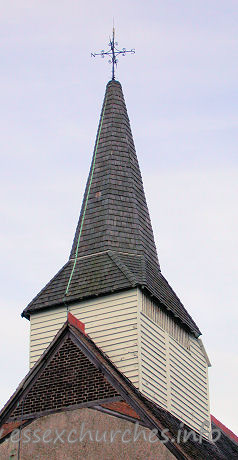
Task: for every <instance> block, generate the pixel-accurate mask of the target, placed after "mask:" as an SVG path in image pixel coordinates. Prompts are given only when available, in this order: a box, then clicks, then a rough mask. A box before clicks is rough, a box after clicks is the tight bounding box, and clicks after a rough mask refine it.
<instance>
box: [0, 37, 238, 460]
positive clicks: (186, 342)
mask: <svg viewBox="0 0 238 460" xmlns="http://www.w3.org/2000/svg"><path fill="white" fill-rule="evenodd" d="M114 38H115V36H114V32H113V39H112V40H111V41H110V47H111V48H110V53H111V59H112V80H110V81H109V82H108V84H107V86H106V92H105V97H104V101H103V106H102V111H101V116H100V120H99V127H98V132H97V137H96V142H95V148H94V152H93V158H92V163H91V168H90V172H89V177H88V181H87V185H86V189H85V194H84V199H83V203H82V208H81V213H80V216H79V221H78V225H77V228H76V232H75V237H74V241H73V245H72V250H71V253H70V257H69V260H68V261H67V262H66V263H65V264H64V265H63V267H62V269H61V270H60V271H59V272H58V273H57V274H56V275H55V276H54V277H53V278H52V280H51V281H50V282H49V283H48V284H47V285H46V286H45V287H44V288H43V289H42V290H41V291H40V293H39V294H38V295H37V296H36V297H35V298H34V299H33V300H32V301H31V302H30V303H29V305H28V306H27V307H26V308H25V309H24V311H23V313H22V316H23V317H24V318H26V319H28V320H29V321H30V323H31V342H30V368H31V369H30V371H29V373H28V375H27V376H26V377H25V379H24V380H23V381H22V383H21V384H20V385H19V387H18V389H17V390H16V392H15V393H14V394H13V396H12V397H11V399H10V400H9V401H8V403H7V404H6V406H5V407H4V408H3V410H2V411H1V413H0V428H1V427H2V434H1V436H2V441H3V440H4V439H6V438H7V437H8V436H9V435H10V434H11V432H12V430H13V429H14V428H16V427H21V428H23V427H24V426H27V425H29V424H30V423H31V422H33V421H35V420H37V419H38V418H42V417H44V416H46V415H49V414H55V413H58V412H62V411H69V410H81V409H85V408H88V409H90V410H92V409H94V410H95V413H96V411H97V412H98V411H99V412H101V413H103V414H107V416H108V414H109V415H110V416H111V417H119V418H121V419H123V420H127V421H128V422H131V423H132V424H133V423H134V424H135V423H137V422H139V423H140V424H141V425H142V426H144V427H146V428H148V429H150V430H152V429H153V430H157V432H158V438H160V439H161V438H162V434H161V433H162V431H163V429H166V430H167V429H168V432H167V436H168V441H167V443H166V449H168V452H169V453H168V455H170V454H171V457H166V458H171V460H172V459H173V458H178V459H184V460H185V459H193V458H196V459H201V460H204V459H205V458H206V459H214V458H216V459H224V458H225V457H224V452H223V445H222V444H219V445H218V444H216V445H214V444H213V443H212V442H211V441H210V440H209V432H210V430H211V418H210V412H209V395H208V375H207V373H208V366H209V360H208V357H207V354H206V352H205V349H204V346H203V344H202V342H201V340H200V339H199V336H200V334H201V333H200V330H199V328H198V326H197V325H196V324H195V322H194V321H193V319H192V318H191V316H190V314H189V313H188V311H187V310H186V309H185V307H184V306H183V304H182V303H181V301H180V300H179V298H178V297H177V295H176V294H175V292H174V291H173V289H172V288H171V287H170V285H169V284H168V282H167V281H166V279H165V278H164V276H163V275H162V273H161V269H160V265H159V261H158V256H157V251H156V247H155V241H154V236H153V230H152V226H151V221H150V216H149V211H148V207H147V203H146V198H145V193H144V189H143V183H142V177H141V172H140V168H139V164H138V159H137V155H136V151H135V146H134V141H133V137H132V132H131V128H130V122H129V118H128V114H127V109H126V105H125V101H124V96H123V92H122V87H121V84H120V83H119V82H118V81H116V80H115V65H116V56H117V54H123V53H124V54H125V53H126V52H127V51H126V50H125V49H123V50H122V51H119V50H117V49H116V43H115V40H114ZM132 52H133V50H132ZM102 53H104V54H110V53H109V52H104V51H103V52H102ZM102 53H101V54H102ZM105 417H106V415H105ZM105 420H106V419H105ZM181 424H182V426H183V428H182V431H183V430H184V429H188V430H189V429H190V430H194V432H196V433H201V428H202V439H203V442H202V443H200V444H199V443H196V442H195V441H194V440H193V439H189V441H188V442H186V443H184V444H183V443H180V442H177V441H176V439H177V438H176V433H177V431H178V429H179V427H180V426H181ZM227 442H228V441H227ZM228 444H229V443H228ZM19 446H20V444H19ZM229 446H230V444H229ZM226 448H227V446H226ZM229 448H230V449H232V448H231V447H229ZM19 449H20V447H19ZM19 451H20V450H19ZM49 458H50V457H49ZM115 458H116V456H115ZM161 458H162V457H161Z"/></svg>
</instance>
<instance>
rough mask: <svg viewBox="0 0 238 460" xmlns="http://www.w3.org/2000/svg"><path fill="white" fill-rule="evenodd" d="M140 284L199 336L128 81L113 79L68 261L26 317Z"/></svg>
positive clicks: (107, 90) (27, 312)
mask: <svg viewBox="0 0 238 460" xmlns="http://www.w3.org/2000/svg"><path fill="white" fill-rule="evenodd" d="M135 286H139V287H141V288H144V289H146V291H147V292H148V293H149V294H150V295H151V296H153V298H154V300H155V302H157V303H158V304H160V305H161V306H163V308H165V309H166V310H167V311H169V312H170V314H171V315H173V316H174V317H176V318H177V321H179V322H181V323H182V324H183V325H184V326H185V327H186V328H187V329H189V330H190V331H191V332H193V333H194V334H195V335H196V336H199V335H200V331H199V329H198V327H197V326H196V324H195V323H194V321H193V319H192V318H191V316H190V315H189V313H188V312H187V310H186V309H185V308H184V306H183V304H182V303H181V301H180V300H179V298H178V297H177V295H176V294H175V292H174V291H173V289H172V288H171V287H170V285H169V284H168V282H167V281H166V279H165V278H164V277H163V275H162V273H161V270H160V266H159V261H158V256H157V251H156V246H155V241H154V236H153V230H152V226H151V221H150V216H149V211H148V207H147V203H146V198H145V193H144V188H143V182H142V177H141V173H140V168H139V164H138V160H137V156H136V151H135V146H134V142H133V137H132V132H131V128H130V122H129V118H128V114H127V109H126V105H125V101H124V96H123V92H122V88H121V84H120V83H119V82H118V81H115V80H111V81H110V82H109V83H108V84H107V87H106V93H105V97H104V102H103V107H102V112H101V117H100V121H99V127H98V133H97V137H96V143H95V148H94V154H93V158H92V163H91V168H90V172H89V177H88V181H87V185H86V189H85V194H84V199H83V203H82V208H81V213H80V217H79V221H78V225H77V229H76V233H75V237H74V241H73V246H72V250H71V253H70V258H69V261H68V262H67V263H66V264H65V265H64V267H63V268H62V269H61V270H60V271H59V273H57V275H56V276H55V277H54V278H53V279H52V280H51V281H50V282H49V283H48V284H47V285H46V286H45V287H44V288H43V290H42V291H41V292H40V293H39V294H38V295H37V296H36V297H35V298H34V299H33V300H32V302H31V303H30V304H29V305H28V306H27V308H26V309H25V310H24V311H23V314H22V315H23V316H25V317H27V318H29V316H30V314H31V313H32V312H35V311H38V310H40V309H42V308H47V307H51V306H55V305H60V304H63V303H64V302H66V301H67V302H75V301H78V300H81V299H85V298H87V297H92V296H96V295H105V294H107V293H111V292H116V291H120V290H122V289H129V288H132V287H135Z"/></svg>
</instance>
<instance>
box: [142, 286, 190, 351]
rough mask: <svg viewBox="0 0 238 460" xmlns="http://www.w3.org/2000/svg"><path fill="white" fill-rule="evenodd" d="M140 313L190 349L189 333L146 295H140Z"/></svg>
mask: <svg viewBox="0 0 238 460" xmlns="http://www.w3.org/2000/svg"><path fill="white" fill-rule="evenodd" d="M142 313H144V314H145V315H146V316H147V317H148V318H150V319H151V320H152V321H154V322H155V324H157V326H159V327H161V329H163V330H164V331H165V332H167V333H168V334H169V335H170V336H171V337H173V339H175V340H176V341H177V342H178V343H179V344H180V345H182V347H184V348H186V350H188V351H189V350H190V335H189V333H188V332H187V331H185V330H184V329H183V328H182V327H181V326H179V324H177V323H176V322H175V321H174V319H173V318H172V317H171V316H169V315H168V314H167V313H166V312H165V311H163V310H162V309H161V308H160V307H159V306H158V305H156V304H155V303H154V302H153V301H152V300H151V299H149V298H148V297H147V296H146V295H144V294H143V295H142Z"/></svg>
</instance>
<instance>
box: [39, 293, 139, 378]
mask: <svg viewBox="0 0 238 460" xmlns="http://www.w3.org/2000/svg"><path fill="white" fill-rule="evenodd" d="M69 310H70V312H71V313H72V314H73V315H74V316H76V318H78V319H80V321H82V322H83V323H85V327H86V332H87V333H88V334H89V335H90V337H91V338H92V339H93V340H94V341H95V343H96V344H97V345H98V346H99V347H100V348H102V350H103V351H104V352H105V353H106V354H107V355H108V357H109V358H110V359H111V361H112V362H113V363H114V364H116V365H117V367H118V368H119V369H120V370H121V372H123V373H125V375H126V376H127V377H128V378H129V379H131V381H132V382H133V383H134V385H136V386H137V387H138V385H139V377H138V376H139V369H138V327H137V322H138V290H137V289H131V290H129V291H127V292H121V293H118V294H112V295H108V296H104V297H98V298H96V299H93V300H88V301H83V302H80V303H78V304H77V303H76V304H74V305H72V306H70V309H69ZM66 319H67V311H66V307H61V308H52V309H49V310H44V311H42V312H38V313H34V314H32V315H31V340H30V367H32V366H33V365H34V364H35V362H36V361H37V360H38V359H39V357H40V356H41V354H42V353H43V352H44V351H45V349H46V348H47V347H48V345H49V344H50V343H51V341H52V340H53V338H54V337H55V335H56V334H57V332H58V331H59V329H60V328H61V327H62V326H63V324H64V322H65V321H66Z"/></svg>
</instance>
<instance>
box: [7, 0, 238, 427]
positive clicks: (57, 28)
mask: <svg viewBox="0 0 238 460" xmlns="http://www.w3.org/2000/svg"><path fill="white" fill-rule="evenodd" d="M113 16H114V18H115V25H116V33H117V39H118V42H119V45H120V46H121V47H127V48H129V49H130V48H135V49H136V54H135V55H132V56H126V57H121V58H120V62H119V66H118V70H117V75H116V76H117V79H118V80H119V81H120V82H121V83H122V87H123V91H124V96H125V99H126V104H127V109H128V113H129V117H130V120H131V126H132V132H133V136H134V141H135V145H136V149H137V154H138V159H139V162H140V167H141V171H142V176H143V180H144V186H145V192H146V197H147V201H148V205H149V210H150V215H151V219H152V225H153V229H154V234H155V238H156V243H157V248H158V253H159V259H160V264H161V268H162V272H163V274H164V275H165V276H166V278H167V279H168V281H169V283H170V284H171V285H172V287H173V288H174V290H175V292H176V293H177V294H178V296H179V297H180V299H181V300H182V302H183V303H184V305H185V307H186V308H187V309H188V311H189V313H190V314H191V315H192V317H193V318H194V320H195V321H196V322H197V324H198V326H199V328H200V329H201V331H202V333H203V335H202V337H201V338H202V340H203V342H204V344H205V347H206V350H207V353H208V355H209V357H210V360H211V362H212V368H211V369H210V370H209V375H210V397H211V412H212V414H214V415H215V416H216V417H217V418H218V419H220V420H221V422H223V423H224V424H225V425H227V426H228V427H229V428H230V429H231V430H233V431H234V432H236V433H237V432H238V422H237V380H238V345H237V320H238V309H237V299H238V287H237V286H238V283H237V252H238V231H237V226H238V212H237V195H238V154H237V140H238V129H237V128H238V109H237V107H238V104H237V102H238V100H237V99H238V93H237V81H238V75H237V70H238V64H237V62H238V59H237V58H238V56H237V55H238V53H237V49H238V32H237V23H238V3H237V0H234V1H232V0H226V1H224V0H223V1H221V0H197V1H193V0H192V1H191V0H180V1H177V0H173V1H172V0H166V2H165V1H162V0H157V1H152V0H147V1H144V0H143V1H130V0H127V1H124V0H121V1H120V2H114V1H108V0H101V1H100V2H96V1H94V2H93V1H90V0H87V1H82V0H77V1H76V0H65V1H64V0H57V1H55V0H50V1H49V0H47V1H46V0H35V1H34V2H33V1H32V0H11V2H5V1H3V0H0V35H1V38H0V62H1V73H0V125H1V130H0V132H1V134H0V152H1V181H0V184H1V214H2V225H1V235H0V238H1V239H0V241H1V269H0V270H1V271H0V276H1V292H0V299H1V312H2V321H1V335H0V341H1V342H0V345H1V346H0V368H1V382H0V388H1V393H0V405H1V406H2V405H3V404H4V403H5V402H6V401H7V399H8V398H9V397H10V396H11V394H12V392H13V391H14V390H15V388H16V386H17V385H18V383H19V382H20V380H21V379H22V378H23V377H24V375H25V374H26V372H27V370H28V348H29V322H28V321H27V320H26V319H22V318H21V317H20V313H21V312H22V310H23V308H24V307H26V305H27V304H28V303H29V302H30V301H31V300H32V298H33V297H34V296H35V295H36V294H37V293H38V292H39V290H40V289H41V288H42V287H43V286H44V285H45V284H46V283H47V282H48V281H49V280H50V278H51V277H52V276H54V275H55V274H56V272H57V271H58V270H59V269H60V268H61V267H62V265H63V264H64V263H65V262H66V260H67V259H68V256H69V251H70V248H71V244H72V240H73V235H74V231H75V227H76V223H77V219H78V214H79V210H80V207H81V200H82V195H83V191H84V187H85V183H86V179H87V175H88V170H89V165H90V162H91V156H92V152H93V146H94V141H95V136H96V130H97V124H98V119H99V114H100V110H101V105H102V101H103V96H104V91H105V85H106V83H107V81H108V80H109V79H110V65H109V64H108V63H107V60H106V59H104V60H103V59H101V58H100V57H98V58H97V59H96V58H95V59H93V58H91V57H90V53H91V52H94V51H100V50H102V49H106V47H107V46H106V45H107V43H108V39H109V34H110V32H111V27H112V18H113Z"/></svg>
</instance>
